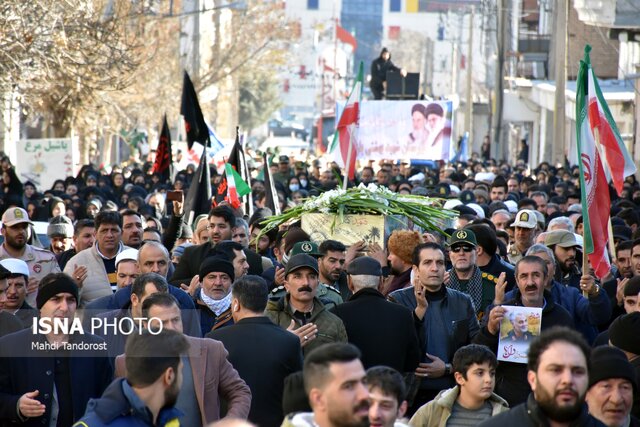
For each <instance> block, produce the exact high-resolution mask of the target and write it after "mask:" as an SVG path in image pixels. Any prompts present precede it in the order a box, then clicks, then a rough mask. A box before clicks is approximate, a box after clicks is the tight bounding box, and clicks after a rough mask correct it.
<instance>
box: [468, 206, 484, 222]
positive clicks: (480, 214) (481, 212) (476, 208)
mask: <svg viewBox="0 0 640 427" xmlns="http://www.w3.org/2000/svg"><path fill="white" fill-rule="evenodd" d="M467 206H469V207H470V208H471V209H473V210H474V211H476V215H477V216H478V218H480V219H483V218H484V209H482V208H481V207H480V205H479V204H477V203H467Z"/></svg>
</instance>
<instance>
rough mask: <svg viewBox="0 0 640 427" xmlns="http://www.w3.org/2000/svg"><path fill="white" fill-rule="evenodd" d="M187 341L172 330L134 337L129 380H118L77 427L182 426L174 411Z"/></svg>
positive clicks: (128, 362)
mask: <svg viewBox="0 0 640 427" xmlns="http://www.w3.org/2000/svg"><path fill="white" fill-rule="evenodd" d="M188 349H189V342H188V341H187V338H186V337H185V336H184V335H183V334H181V333H179V332H177V331H171V330H163V331H161V332H159V333H158V332H157V331H156V332H153V333H151V332H150V331H148V330H145V331H143V332H142V333H140V334H133V335H131V337H130V339H129V340H128V341H127V346H126V348H125V365H126V377H125V378H118V379H116V380H114V381H113V382H112V383H111V384H110V385H109V387H107V389H106V390H105V391H104V393H103V394H102V397H101V398H99V399H92V400H91V401H89V403H88V404H87V411H86V413H85V416H84V417H83V418H82V419H81V420H80V421H78V422H77V423H76V424H74V426H75V427H107V426H125V425H127V426H133V425H153V426H170V425H179V421H178V418H179V417H180V415H181V413H180V411H178V410H176V409H175V408H174V405H175V404H176V402H177V401H178V395H179V393H180V387H181V386H182V368H183V363H182V360H181V357H182V356H183V355H185V354H186V353H187V350H188Z"/></svg>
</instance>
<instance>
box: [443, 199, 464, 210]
mask: <svg viewBox="0 0 640 427" xmlns="http://www.w3.org/2000/svg"><path fill="white" fill-rule="evenodd" d="M462 204H463V203H462V201H461V200H460V199H449V200H447V201H446V202H444V205H443V206H442V208H443V209H453V208H455V207H456V206H459V205H462Z"/></svg>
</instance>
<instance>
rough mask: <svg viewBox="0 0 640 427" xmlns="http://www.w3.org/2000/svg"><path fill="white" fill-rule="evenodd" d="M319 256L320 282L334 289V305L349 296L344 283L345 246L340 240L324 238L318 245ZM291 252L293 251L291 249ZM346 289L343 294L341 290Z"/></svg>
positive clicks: (349, 293)
mask: <svg viewBox="0 0 640 427" xmlns="http://www.w3.org/2000/svg"><path fill="white" fill-rule="evenodd" d="M318 251H319V254H320V258H318V268H319V269H320V284H321V285H325V286H326V287H327V288H329V289H331V290H332V291H335V292H334V294H337V295H334V297H339V298H331V299H332V300H335V302H336V305H337V304H341V303H342V301H344V300H345V299H348V298H349V297H350V296H351V292H350V291H349V290H348V288H347V286H341V284H344V285H346V277H345V272H344V268H345V261H346V251H347V248H346V246H345V245H344V244H342V243H341V242H338V241H337V240H325V241H324V242H322V243H320V246H319V247H318ZM292 252H293V251H292ZM345 289H346V290H347V294H345V295H343V294H342V291H343V290H345Z"/></svg>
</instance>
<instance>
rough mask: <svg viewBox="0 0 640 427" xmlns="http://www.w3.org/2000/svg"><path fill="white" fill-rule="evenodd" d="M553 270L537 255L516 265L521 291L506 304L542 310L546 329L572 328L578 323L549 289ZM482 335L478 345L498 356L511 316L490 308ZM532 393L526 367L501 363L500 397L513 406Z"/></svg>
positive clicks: (498, 308) (497, 385)
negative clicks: (507, 317)
mask: <svg viewBox="0 0 640 427" xmlns="http://www.w3.org/2000/svg"><path fill="white" fill-rule="evenodd" d="M548 275H549V270H548V267H547V263H546V262H545V261H544V260H543V259H542V258H540V257H537V256H531V255H528V256H525V257H524V258H522V259H521V260H520V261H518V263H517V264H516V282H517V284H518V288H517V290H516V291H515V293H514V297H513V299H509V300H506V301H505V302H504V305H513V306H520V307H537V308H542V324H541V328H542V330H543V331H544V330H546V329H549V328H551V327H553V326H556V325H564V326H570V327H572V328H573V326H574V323H573V319H572V318H571V315H570V314H569V312H567V310H565V309H564V308H562V307H561V306H560V305H558V304H556V303H555V302H554V300H553V297H552V295H551V293H550V292H549V291H548V290H545V284H546V283H547V278H548ZM487 311H488V313H489V314H488V315H487V316H485V317H484V319H483V322H482V328H481V329H480V333H479V334H478V335H476V337H475V339H474V340H473V342H474V343H475V344H482V345H486V346H487V347H489V348H490V349H492V350H493V351H494V353H496V354H497V351H498V341H499V335H500V322H502V319H503V318H504V317H505V315H506V314H507V309H506V308H504V307H503V306H500V305H496V306H494V307H492V308H488V309H487ZM529 392H530V388H529V384H527V372H526V369H525V366H524V365H522V364H520V363H500V364H499V365H498V369H497V370H496V394H498V395H499V396H501V397H503V398H504V399H505V400H506V401H507V402H509V406H511V407H513V406H514V405H517V404H519V403H522V402H524V401H525V400H526V398H527V395H528V394H529Z"/></svg>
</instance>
